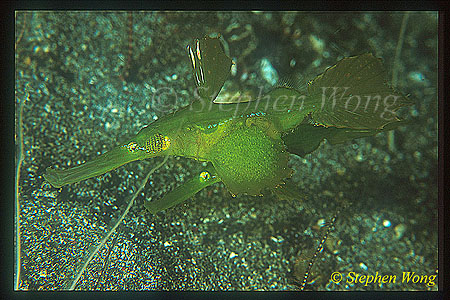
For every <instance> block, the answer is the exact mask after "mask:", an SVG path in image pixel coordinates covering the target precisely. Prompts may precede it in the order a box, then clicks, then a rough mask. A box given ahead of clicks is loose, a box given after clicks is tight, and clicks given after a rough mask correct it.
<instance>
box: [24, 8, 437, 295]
mask: <svg viewBox="0 0 450 300" xmlns="http://www.w3.org/2000/svg"><path fill="white" fill-rule="evenodd" d="M404 16H405V14H404V13H357V12H355V13H350V14H344V13H333V14H330V13H270V12H267V13H258V12H252V13H250V12H249V13H247V12H240V13H229V12H228V13H211V12H207V13H206V12H204V13H164V12H148V13H138V12H135V13H133V14H132V15H131V16H130V14H129V13H121V12H114V13H102V12H95V13H88V12H83V13H70V12H61V13H55V12H50V13H48V12H20V13H17V15H16V41H18V42H17V45H16V85H15V90H16V120H18V117H17V114H18V113H19V111H20V107H19V105H18V104H19V101H20V100H23V99H25V98H26V93H27V92H28V93H29V97H28V99H27V100H26V102H25V104H24V106H23V114H22V117H23V138H24V147H23V149H24V153H23V154H24V161H23V164H22V166H21V172H20V181H19V185H20V216H21V234H22V235H21V244H22V256H21V257H22V269H21V281H20V285H19V289H29V290H41V289H42V290H54V289H62V288H67V287H68V286H69V285H70V283H71V282H72V281H73V280H74V278H75V275H76V272H77V271H78V270H79V269H80V267H81V265H82V262H83V261H84V260H85V259H86V257H87V256H88V254H89V251H90V250H92V248H93V247H95V246H97V245H98V244H99V242H100V240H101V239H102V237H103V236H104V235H105V233H106V232H107V230H108V229H109V228H111V226H112V224H113V221H114V219H115V218H117V217H118V216H119V215H120V213H121V212H122V211H123V210H124V209H125V207H126V205H127V203H128V201H129V199H130V197H131V195H132V193H133V191H135V190H136V189H137V186H138V185H139V184H140V183H141V180H142V179H143V178H144V177H145V175H146V174H147V172H148V171H149V170H150V169H151V168H152V167H154V166H156V164H157V163H159V162H160V161H161V159H155V160H152V161H142V162H134V163H130V164H128V165H126V166H124V167H121V168H119V169H117V170H116V171H113V172H110V173H108V174H106V175H104V176H100V177H98V178H94V179H89V180H86V181H83V182H80V183H77V184H72V185H68V186H65V187H63V188H62V189H54V188H52V187H51V186H50V185H48V184H44V179H43V176H42V174H43V173H44V171H45V168H47V167H48V166H55V165H56V166H58V167H61V168H66V167H69V166H73V165H76V164H78V163H81V162H82V161H85V160H89V159H91V158H93V157H95V156H96V155H97V154H99V153H102V152H104V151H106V150H107V149H110V148H112V147H113V146H115V145H116V144H118V143H119V142H121V141H123V140H125V139H126V138H127V137H130V136H132V135H133V134H135V133H137V131H138V130H139V129H141V128H142V127H143V126H144V125H146V124H149V123H151V122H152V121H153V120H155V119H157V118H158V117H161V116H163V115H165V114H167V113H169V112H171V111H174V110H176V109H177V108H180V107H183V106H185V105H186V104H188V103H189V102H190V101H191V99H192V96H193V90H194V79H193V78H192V74H191V70H190V67H191V66H190V62H189V59H188V56H187V52H186V48H185V47H186V45H187V44H188V43H190V42H191V41H192V40H193V39H194V38H197V37H202V36H204V35H205V34H214V33H221V35H222V36H223V38H224V40H225V41H226V45H225V50H226V51H227V52H229V55H230V56H231V57H232V58H233V60H234V61H235V62H236V65H237V70H236V73H235V75H234V76H231V77H230V80H229V81H228V82H227V83H226V85H225V87H224V90H225V91H227V90H228V91H232V90H247V89H248V90H252V89H258V88H259V87H263V89H264V90H265V91H268V90H270V86H271V83H270V82H273V81H274V80H276V77H275V76H274V75H273V74H274V72H273V71H274V70H276V73H277V74H278V76H279V77H284V76H288V77H291V78H293V77H294V78H297V77H299V76H301V75H308V76H309V77H308V79H311V78H313V77H314V76H315V75H317V74H320V73H321V72H323V71H324V70H325V69H326V68H327V67H328V66H331V65H333V64H334V63H335V62H336V61H338V60H339V59H341V58H343V57H345V56H351V55H356V54H361V53H365V52H372V53H373V54H374V55H375V56H377V57H381V58H382V59H383V60H384V62H385V65H386V68H387V71H388V78H389V80H390V81H391V79H392V78H393V77H395V78H394V80H395V85H396V87H397V90H399V91H400V92H402V93H404V94H406V95H409V98H410V99H411V100H412V101H413V102H414V103H415V105H414V106H412V107H410V108H405V109H404V110H403V111H402V112H401V115H402V116H403V117H404V118H405V119H407V120H410V121H411V122H410V124H409V125H408V126H405V127H401V128H399V129H398V130H396V131H395V133H394V134H393V135H389V134H386V133H382V134H379V135H377V136H375V137H371V138H364V139H359V140H355V141H353V142H349V143H346V144H344V145H339V146H331V145H330V144H328V143H324V144H323V145H321V146H320V147H319V149H318V150H316V151H315V152H313V153H312V154H310V155H307V156H306V157H305V158H304V159H303V158H299V157H296V156H292V158H291V165H292V167H293V169H294V170H295V172H294V175H293V181H294V183H295V185H296V187H297V190H298V193H299V197H298V199H297V200H293V201H279V200H277V199H275V198H273V197H272V196H270V195H268V196H265V197H263V198H259V197H250V196H239V197H237V198H232V197H231V196H230V194H229V193H228V192H227V191H226V190H225V188H224V186H223V185H222V184H216V185H214V186H212V187H210V188H207V189H205V190H203V191H202V192H201V193H199V194H198V195H197V196H196V197H195V198H194V199H191V200H189V201H187V202H186V203H185V204H182V205H179V206H177V207H175V208H173V209H169V210H167V211H165V212H162V213H159V214H157V215H156V216H153V215H151V214H149V213H147V212H146V211H145V209H144V207H143V201H144V199H155V198H158V197H160V196H161V195H162V194H164V193H165V192H167V191H169V190H170V189H172V188H173V187H174V186H176V185H177V184H179V183H181V182H182V181H184V180H186V178H189V177H190V176H193V175H194V174H195V173H196V172H197V171H199V170H201V167H202V165H201V163H199V162H196V161H192V160H189V159H185V158H169V160H168V161H167V163H166V164H165V165H164V166H163V167H162V168H160V169H159V170H158V171H157V172H156V173H155V174H153V176H152V177H151V178H150V181H149V183H148V184H147V186H146V188H145V189H144V192H143V193H142V195H139V196H138V197H137V199H136V202H135V204H134V206H133V207H132V209H131V211H130V213H129V214H128V216H127V217H126V218H125V220H124V222H123V223H122V225H120V226H119V228H118V230H117V232H116V233H114V234H113V236H112V237H111V238H110V239H109V240H108V242H107V244H106V247H103V248H102V249H101V250H100V252H99V254H98V255H96V256H95V257H94V259H93V261H92V262H91V263H90V264H89V266H88V268H87V270H86V271H85V272H84V274H83V276H82V277H81V279H80V281H79V282H78V284H77V286H76V289H79V290H93V289H97V290H129V289H131V290H167V289H169V290H295V289H297V288H298V287H297V286H296V285H295V284H294V281H295V280H296V281H301V280H302V279H303V275H304V270H305V268H306V265H307V264H308V262H309V260H310V258H311V256H312V255H313V254H314V251H315V250H316V248H317V245H318V243H319V242H320V239H321V237H322V236H323V234H324V233H325V232H324V231H325V228H322V229H320V226H318V224H322V223H323V222H327V221H330V220H331V219H332V217H333V215H334V214H335V213H336V211H337V210H341V209H342V207H343V205H346V206H347V208H346V209H344V210H343V211H342V212H341V213H340V214H339V215H338V218H337V221H336V223H335V229H334V230H333V231H332V232H331V233H330V235H329V237H328V241H327V243H326V245H325V248H324V250H323V251H322V253H320V255H319V256H318V258H317V260H316V262H315V264H314V266H313V268H312V270H311V274H310V276H309V280H308V281H310V282H311V284H308V285H307V286H306V288H305V289H307V290H436V289H437V278H436V279H435V280H434V282H435V283H436V285H434V286H432V284H431V283H430V284H428V285H427V284H426V282H422V283H420V282H412V281H410V282H409V283H407V282H404V281H403V280H402V279H403V272H411V273H412V272H415V274H418V275H427V276H432V275H435V274H436V270H437V253H438V247H437V149H438V148H437V147H438V145H437V14H436V13H420V12H414V13H410V14H409V16H408V20H407V23H406V27H405V32H404V37H403V42H402V49H401V52H400V55H399V56H398V59H397V61H395V56H396V55H395V54H396V48H397V46H398V41H399V33H400V28H401V24H402V21H403V20H404ZM130 25H132V27H130ZM130 33H131V35H130ZM130 41H131V43H130ZM262 61H265V62H266V66H268V64H267V62H269V63H270V65H271V67H270V66H269V67H266V69H265V70H266V71H264V72H263V68H262V67H261V62H262ZM394 69H396V74H397V75H396V76H395V75H394V76H393V70H394ZM270 71H272V73H271V72H270ZM270 74H272V75H270ZM311 76H312V77H311ZM265 78H267V80H266V79H265ZM17 149H18V148H17ZM343 203H344V204H343ZM333 272H340V273H341V274H342V275H343V280H342V282H340V283H339V284H336V283H333V282H332V281H331V280H330V278H331V274H332V273H333ZM350 272H354V273H350ZM376 272H378V274H379V275H381V276H383V275H396V277H397V278H396V280H395V282H393V281H392V280H391V282H386V283H384V284H379V283H368V284H365V281H364V280H362V281H363V283H360V282H358V283H354V282H352V281H354V277H355V275H356V273H358V274H359V275H360V276H361V275H374V276H375V275H376ZM411 273H410V274H411ZM352 274H353V275H352ZM405 274H406V273H405ZM413 279H414V278H412V279H411V280H413ZM347 281H348V282H347ZM428 281H429V280H428ZM428 281H427V282H428Z"/></svg>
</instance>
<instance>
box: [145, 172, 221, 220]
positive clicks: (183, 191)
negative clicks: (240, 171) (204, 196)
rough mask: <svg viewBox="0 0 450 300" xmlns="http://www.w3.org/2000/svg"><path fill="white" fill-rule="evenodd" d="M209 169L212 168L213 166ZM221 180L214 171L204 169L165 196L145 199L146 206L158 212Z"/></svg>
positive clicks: (151, 210)
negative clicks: (150, 199) (151, 199)
mask: <svg viewBox="0 0 450 300" xmlns="http://www.w3.org/2000/svg"><path fill="white" fill-rule="evenodd" d="M209 169H210V170H211V169H212V168H209ZM219 181H220V178H219V177H217V175H216V174H215V173H214V172H211V171H203V172H201V173H200V174H198V175H197V176H195V177H194V178H191V179H190V180H188V181H186V182H185V183H184V184H182V185H180V186H179V187H176V188H175V189H174V190H172V191H170V192H168V193H167V194H166V195H164V197H162V198H159V199H157V200H154V201H145V202H144V206H145V208H147V210H148V211H150V212H151V213H153V214H156V213H157V212H160V211H163V210H165V209H167V208H170V207H173V206H175V205H177V204H180V203H182V202H184V201H185V200H187V199H189V198H191V197H192V196H194V195H195V194H197V193H198V192H199V191H200V190H202V189H204V188H205V187H207V186H210V185H212V184H214V183H216V182H219Z"/></svg>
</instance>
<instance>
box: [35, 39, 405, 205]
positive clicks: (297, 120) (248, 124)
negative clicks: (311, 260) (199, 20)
mask: <svg viewBox="0 0 450 300" xmlns="http://www.w3.org/2000/svg"><path fill="white" fill-rule="evenodd" d="M187 50H188V55H189V58H190V61H191V64H192V70H193V75H194V79H195V83H196V87H197V93H196V96H197V97H196V99H195V100H194V101H193V102H192V103H191V104H190V105H188V106H186V107H184V108H182V109H180V110H178V111H176V112H175V113H173V114H169V115H166V116H164V117H162V118H160V119H158V120H157V121H155V122H153V123H151V124H150V125H148V126H147V127H144V128H143V129H141V130H140V131H139V132H138V134H137V135H136V136H135V137H133V138H131V139H130V140H128V141H127V142H126V143H123V144H120V145H119V146H117V147H116V148H114V149H112V150H110V151H108V152H106V153H104V154H102V155H100V156H99V157H97V158H95V159H94V160H92V161H89V162H86V163H84V164H82V165H79V166H76V167H73V168H70V169H66V170H56V169H52V168H47V170H46V173H45V174H44V178H45V180H47V181H48V182H49V183H50V184H51V185H52V186H54V187H57V188H59V187H62V186H64V185H66V184H71V183H75V182H78V181H81V180H85V179H88V178H91V177H94V176H98V175H101V174H104V173H106V172H108V171H111V170H113V169H116V168H117V167H119V166H121V165H124V164H126V163H128V162H131V161H135V160H142V159H147V158H153V157H157V156H165V155H171V156H184V157H187V158H192V159H196V160H199V161H205V162H208V166H207V169H206V170H204V171H202V172H201V173H200V174H199V175H197V176H195V177H194V178H192V179H190V180H188V181H187V182H185V183H184V184H183V185H181V186H179V187H177V188H175V189H174V190H172V191H170V192H168V193H167V194H166V195H165V196H163V197H162V198H160V199H158V200H156V201H145V207H146V208H147V209H148V210H149V211H150V212H152V213H157V212H159V211H162V210H164V209H167V208H169V207H172V206H174V205H176V204H179V203H181V202H183V201H185V200H186V199H188V198H190V197H192V196H193V195H195V194H196V193H197V192H199V191H200V190H201V189H203V188H205V187H207V186H210V185H212V184H214V183H216V182H223V183H224V185H225V186H226V188H227V189H228V190H229V191H230V192H231V194H232V195H233V196H235V195H238V194H248V195H262V193H263V192H266V191H271V190H272V191H276V190H277V188H280V187H282V186H283V184H284V183H285V180H286V179H288V178H289V177H290V176H291V170H290V169H289V167H288V159H289V154H290V153H292V154H295V155H299V156H304V155H306V154H308V153H311V152H312V151H314V150H315V149H316V148H317V147H318V146H319V145H320V143H321V141H323V140H324V139H327V140H328V141H329V142H330V143H331V144H338V143H343V142H345V141H349V140H352V139H355V138H361V137H367V136H372V135H375V134H377V133H379V132H382V131H387V130H392V129H394V128H396V127H398V126H399V125H400V124H402V121H401V120H400V119H399V118H398V117H397V116H396V111H397V110H398V109H399V108H401V107H403V106H408V105H412V103H411V102H410V101H409V100H408V99H406V98H405V97H403V96H402V95H400V94H398V93H396V92H394V91H393V90H392V89H391V88H390V87H389V86H388V85H387V83H386V80H385V78H386V74H385V71H384V68H383V65H382V62H381V60H380V59H378V58H376V57H374V56H373V55H372V54H362V55H358V56H353V57H348V58H344V59H342V60H341V61H339V62H337V63H336V64H335V65H334V66H332V67H330V68H328V69H326V70H325V72H324V73H322V74H321V75H319V76H317V77H316V78H315V79H314V80H312V81H310V82H309V83H308V85H307V86H306V89H305V90H304V91H302V92H301V91H300V90H297V89H295V88H293V87H289V86H279V87H276V88H275V89H273V90H272V91H271V92H269V93H268V94H267V95H265V96H264V97H259V98H257V99H254V100H252V101H248V102H236V101H227V100H226V99H225V101H223V100H222V101H217V100H218V99H216V97H217V95H218V94H219V92H220V90H221V88H222V86H223V84H224V82H225V81H226V79H227V77H228V75H229V73H230V68H231V66H232V64H233V62H232V60H231V59H230V58H229V57H228V56H227V55H226V54H225V53H224V51H223V48H222V44H221V42H220V40H219V39H218V38H210V37H208V36H205V37H204V38H202V39H196V40H195V42H194V45H193V46H187ZM278 190H280V189H278Z"/></svg>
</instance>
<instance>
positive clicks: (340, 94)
mask: <svg viewBox="0 0 450 300" xmlns="http://www.w3.org/2000/svg"><path fill="white" fill-rule="evenodd" d="M385 78H386V72H385V70H384V68H383V65H382V63H381V60H380V59H378V58H376V57H374V56H373V55H372V54H363V55H359V56H354V57H349V58H344V59H343V60H341V61H339V62H338V63H337V64H336V65H334V66H332V67H331V68H329V69H327V70H326V71H325V72H324V73H323V74H321V75H319V76H317V77H316V79H314V80H313V81H312V82H311V83H310V84H309V86H308V93H309V96H310V97H311V98H310V99H312V100H313V101H315V102H316V104H317V109H316V110H314V111H313V112H312V118H313V120H314V121H315V122H317V123H318V124H321V125H324V126H334V127H349V128H358V129H381V128H383V127H384V126H385V125H386V124H389V123H393V122H394V123H395V122H397V121H398V118H397V117H396V113H395V112H396V111H397V110H398V109H399V108H400V107H402V106H407V105H411V104H412V102H410V101H409V100H408V99H406V98H405V97H403V96H402V95H400V94H398V93H395V92H394V91H393V90H392V89H391V88H390V87H389V86H388V85H387V84H386V80H385Z"/></svg>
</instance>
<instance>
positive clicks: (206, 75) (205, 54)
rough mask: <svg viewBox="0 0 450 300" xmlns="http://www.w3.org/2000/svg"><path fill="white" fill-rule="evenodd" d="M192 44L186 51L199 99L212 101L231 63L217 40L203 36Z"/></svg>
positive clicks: (228, 71) (226, 75)
mask: <svg viewBox="0 0 450 300" xmlns="http://www.w3.org/2000/svg"><path fill="white" fill-rule="evenodd" d="M194 43H195V44H194V46H193V47H191V46H189V45H188V46H187V50H188V54H189V58H190V60H191V63H192V69H193V75H194V80H195V84H196V85H197V88H198V93H199V95H200V97H202V98H204V99H207V100H210V101H213V100H214V99H215V98H216V97H217V95H218V94H219V92H220V89H221V88H222V86H223V84H224V82H225V80H226V79H227V77H228V75H229V74H230V68H231V65H232V64H233V61H232V60H231V58H229V57H228V56H227V55H226V54H225V53H224V51H223V48H222V45H221V43H220V41H219V38H210V37H209V36H205V37H204V38H202V39H196V40H195V41H194Z"/></svg>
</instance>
